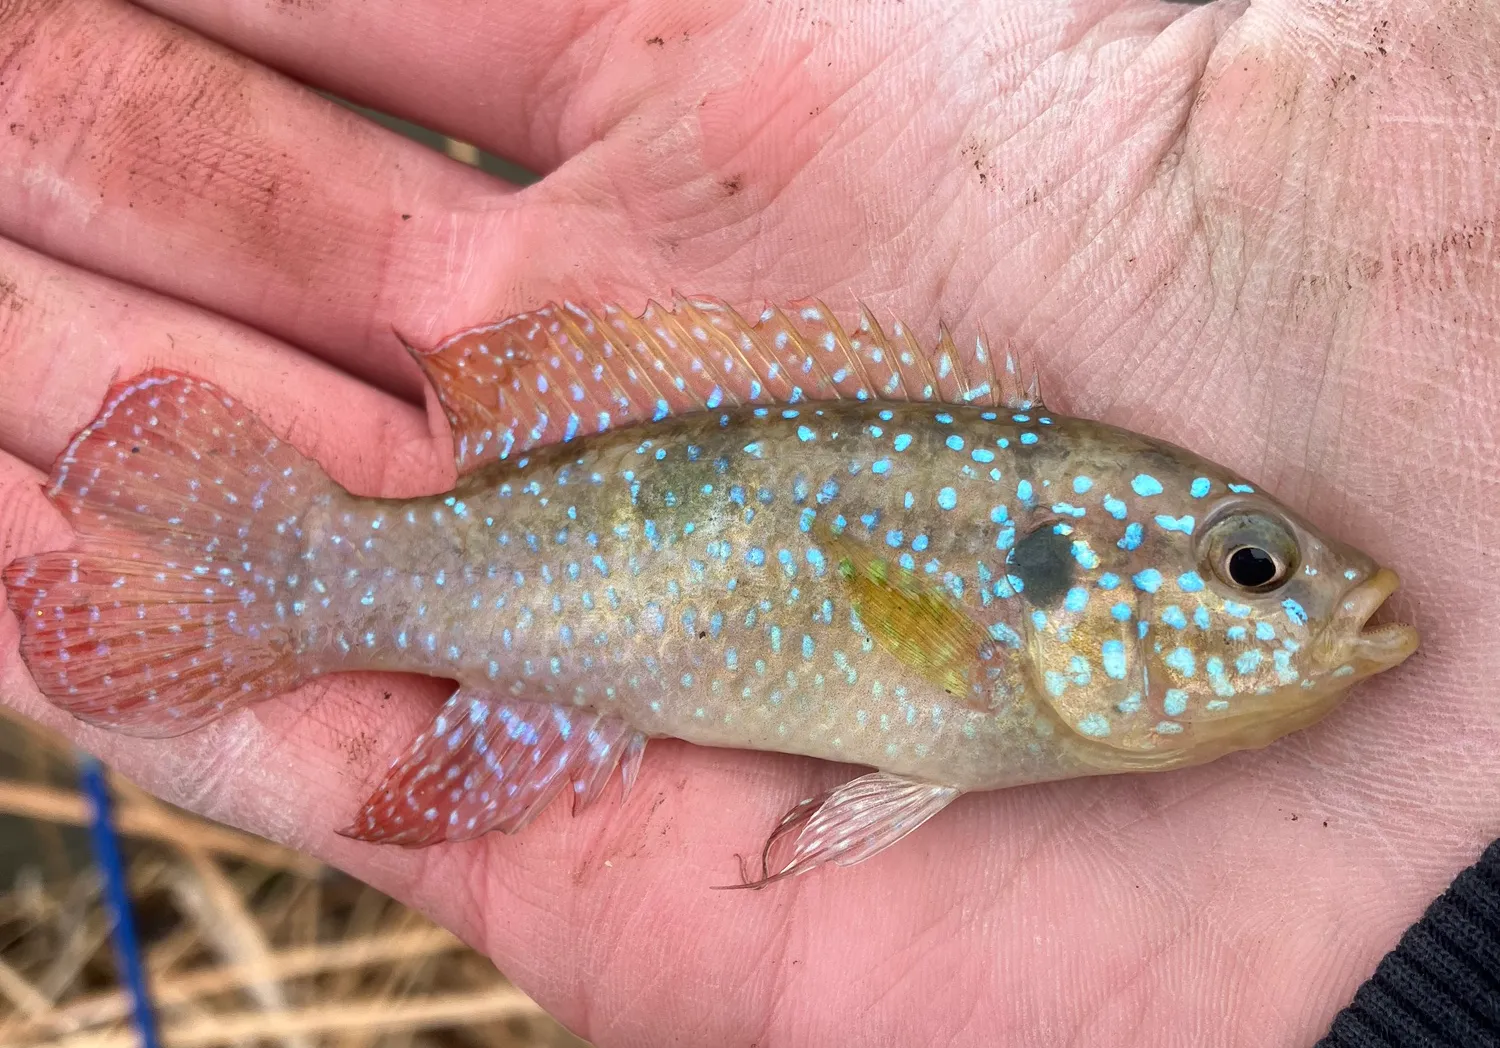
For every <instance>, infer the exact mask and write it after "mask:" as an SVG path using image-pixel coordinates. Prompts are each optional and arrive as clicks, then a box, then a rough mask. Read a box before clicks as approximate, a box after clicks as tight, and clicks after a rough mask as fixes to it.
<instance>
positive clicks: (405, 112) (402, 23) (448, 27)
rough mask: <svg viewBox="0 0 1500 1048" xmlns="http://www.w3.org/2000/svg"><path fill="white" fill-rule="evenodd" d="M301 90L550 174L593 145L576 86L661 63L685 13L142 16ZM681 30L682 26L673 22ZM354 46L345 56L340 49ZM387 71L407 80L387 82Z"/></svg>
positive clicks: (258, 10) (194, 12)
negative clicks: (647, 21)
mask: <svg viewBox="0 0 1500 1048" xmlns="http://www.w3.org/2000/svg"><path fill="white" fill-rule="evenodd" d="M145 6H146V7H149V8H151V9H152V10H154V11H157V12H158V13H160V14H162V15H164V16H166V17H168V18H171V19H173V20H175V21H178V22H180V23H181V24H183V25H187V26H192V27H193V28H194V29H196V30H198V31H199V32H202V33H204V34H206V35H207V36H209V37H212V38H213V39H215V40H219V41H222V42H223V43H225V44H227V45H228V46H230V47H233V48H235V49H236V50H239V51H241V52H243V53H245V54H247V55H251V56H253V57H255V58H257V59H259V60H261V61H263V62H265V63H266V64H267V65H270V66H272V67H274V68H277V69H281V70H284V71H285V72H287V73H289V74H291V75H292V76H295V77H296V78H297V79H299V80H302V81H303V82H305V83H309V84H312V85H314V86H316V87H319V88H322V89H324V90H327V91H331V92H333V93H334V94H337V95H339V96H341V97H344V98H348V99H350V100H352V101H357V102H360V103H362V104H364V105H368V106H371V107H373V108H375V109H378V110H380V111H382V112H385V113H390V114H392V115H394V116H399V117H403V118H405V119H407V120H411V121H414V122H415V123H418V124H420V125H422V126H423V127H428V128H431V129H433V130H435V131H440V132H443V133H445V134H449V135H452V136H453V137H455V138H459V139H461V140H463V141H466V142H472V143H474V144H476V145H479V146H482V147H484V148H487V149H490V150H492V151H494V152H497V153H499V154H500V155H503V156H505V157H507V158H509V159H512V160H515V161H516V162H518V163H520V164H523V165H525V166H527V167H529V168H530V169H532V170H534V171H547V170H550V169H551V168H552V167H554V166H556V164H558V163H559V162H560V161H561V160H562V158H563V157H564V156H565V155H567V153H569V152H571V151H575V150H577V149H578V148H581V146H582V145H583V144H584V143H585V141H586V139H587V138H589V137H591V135H590V132H592V131H593V130H594V128H593V127H591V126H589V123H588V121H586V120H580V119H578V118H579V117H580V116H581V115H582V114H580V113H579V112H578V111H577V108H576V99H577V92H578V88H579V84H580V82H581V81H584V80H587V79H589V78H591V77H592V76H594V75H597V73H598V71H599V68H600V64H601V61H602V60H603V55H604V54H605V53H606V52H610V53H613V54H619V53H620V52H621V51H625V50H634V51H635V52H637V55H636V62H637V63H650V62H652V60H653V57H655V61H656V63H657V64H665V63H664V55H663V54H662V49H660V48H656V47H653V46H652V45H649V44H647V43H646V39H647V38H648V37H653V36H656V35H660V34H665V36H669V37H672V38H673V39H674V42H676V41H677V39H678V38H680V37H681V35H682V33H683V32H684V31H685V30H687V28H688V27H689V25H690V24H693V23H698V22H701V21H702V18H701V16H699V17H694V16H693V15H692V13H690V12H687V11H683V12H680V13H679V12H673V11H672V10H670V7H669V5H657V9H656V10H655V11H653V12H651V14H652V15H653V16H654V21H652V22H651V24H652V25H655V26H656V27H657V28H656V29H655V30H653V31H646V30H641V31H637V32H632V30H631V29H630V28H629V27H630V26H632V25H634V24H636V23H639V22H641V21H642V16H640V15H637V14H633V13H632V12H631V11H630V10H629V8H630V6H631V5H628V4H625V3H621V2H618V0H603V2H600V0H566V2H559V3H549V4H527V3H518V2H516V0H484V2H482V3H473V4H469V3H438V4H421V5H417V6H412V5H407V4H400V3H392V2H389V0H381V2H376V3H371V4H358V3H344V2H339V0H335V2H332V3H329V2H315V3H305V4H302V3H299V4H254V3H239V2H234V0H230V2H218V3H210V4H198V3H187V2H180V0H153V2H151V3H148V4H146V5H145ZM679 22H680V23H682V25H681V26H680V27H678V26H677V25H676V23H679ZM353 40H357V41H359V44H358V46H355V47H350V46H345V45H344V44H343V41H353ZM393 70H402V71H404V73H405V75H400V76H393V75H391V74H392V71H393Z"/></svg>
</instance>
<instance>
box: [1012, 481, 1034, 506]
mask: <svg viewBox="0 0 1500 1048" xmlns="http://www.w3.org/2000/svg"><path fill="white" fill-rule="evenodd" d="M1016 498H1018V499H1020V500H1021V501H1022V502H1024V503H1026V505H1028V506H1029V505H1031V500H1032V499H1033V498H1035V495H1034V494H1033V493H1032V490H1031V481H1029V480H1023V481H1021V482H1020V483H1019V484H1017V485H1016Z"/></svg>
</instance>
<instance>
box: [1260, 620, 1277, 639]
mask: <svg viewBox="0 0 1500 1048" xmlns="http://www.w3.org/2000/svg"><path fill="white" fill-rule="evenodd" d="M1255 639H1256V640H1275V639H1276V628H1275V627H1274V626H1272V625H1271V624H1270V623H1269V622H1257V623H1256V624H1255Z"/></svg>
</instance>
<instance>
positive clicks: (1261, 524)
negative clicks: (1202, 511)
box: [1204, 510, 1299, 593]
mask: <svg viewBox="0 0 1500 1048" xmlns="http://www.w3.org/2000/svg"><path fill="white" fill-rule="evenodd" d="M1204 537H1205V540H1206V541H1205V544H1204V560H1205V561H1206V562H1207V563H1206V564H1205V565H1204V566H1205V567H1207V568H1208V569H1209V570H1210V571H1212V572H1213V573H1214V575H1215V576H1216V577H1217V578H1218V579H1219V580H1220V581H1221V582H1223V583H1224V584H1225V585H1227V586H1231V587H1233V588H1234V589H1237V590H1242V591H1244V592H1246V593H1269V592H1270V591H1272V590H1274V589H1276V588H1277V587H1279V586H1281V585H1282V584H1283V583H1284V582H1286V580H1287V579H1289V578H1291V576H1292V573H1293V572H1294V571H1296V570H1297V564H1298V560H1299V555H1298V550H1297V540H1296V537H1295V536H1294V535H1293V534H1292V530H1291V528H1289V527H1288V526H1287V525H1286V524H1285V523H1284V522H1282V521H1281V520H1278V519H1277V518H1276V517H1273V516H1270V515H1269V514H1265V513H1259V512H1252V511H1244V510H1241V511H1237V512H1233V513H1230V514H1228V515H1226V516H1224V517H1221V518H1220V519H1219V520H1217V521H1215V522H1214V523H1213V524H1211V525H1210V526H1209V528H1208V530H1207V531H1206V532H1205V536H1204Z"/></svg>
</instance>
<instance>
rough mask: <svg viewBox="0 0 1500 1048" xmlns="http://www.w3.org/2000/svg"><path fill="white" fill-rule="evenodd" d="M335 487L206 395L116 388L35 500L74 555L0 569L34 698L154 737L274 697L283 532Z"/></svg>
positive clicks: (204, 390)
mask: <svg viewBox="0 0 1500 1048" xmlns="http://www.w3.org/2000/svg"><path fill="white" fill-rule="evenodd" d="M333 490H334V487H333V483H332V481H330V480H329V479H328V477H327V475H326V474H324V473H323V471H322V470H321V469H320V468H318V466H317V465H316V464H315V463H313V462H311V461H309V460H308V459H306V458H304V457H303V456H302V455H301V454H300V453H298V452H297V451H296V450H295V449H294V448H292V447H290V446H288V445H286V444H283V443H281V442H280V441H279V440H278V439H277V438H276V437H275V436H274V435H273V434H272V433H271V432H270V430H268V429H267V428H266V427H265V426H264V425H262V424H261V423H260V422H259V421H258V420H257V419H256V418H255V417H254V416H252V415H251V414H250V413H249V412H247V411H246V410H244V409H243V408H241V407H240V406H239V405H238V404H236V403H235V401H233V400H232V399H230V398H229V397H228V396H226V395H224V393H223V392H221V391H220V390H218V389H216V388H215V387H214V386H212V385H210V384H208V383H207V382H203V381H200V380H197V379H193V378H190V377H188V376H186V375H180V374H175V373H171V372H165V371H152V372H149V373H147V374H145V375H142V376H139V377H137V378H135V379H133V380H131V381H130V382H128V383H124V384H121V385H118V386H116V387H114V388H113V389H112V390H111V391H110V394H109V397H108V399H107V401H106V403H105V406H104V410H103V412H102V413H101V414H100V415H99V417H98V418H97V419H96V420H95V421H94V422H93V423H91V424H90V425H89V426H88V427H87V428H86V429H85V430H84V431H83V432H82V433H80V434H79V435H78V436H77V437H76V438H75V439H74V441H73V443H72V444H71V445H70V446H69V447H68V449H67V451H66V452H64V454H63V456H62V457H61V458H60V459H59V460H58V463H57V465H56V467H55V468H54V470H53V474H52V480H51V482H50V484H49V485H48V487H47V489H46V491H47V496H48V498H49V499H51V500H52V502H53V504H54V505H56V506H57V508H58V509H59V510H61V511H62V512H63V514H64V515H65V516H66V517H67V519H68V522H69V523H70V524H71V525H72V527H73V530H74V532H75V534H76V540H75V542H74V544H73V548H72V549H70V550H66V551H61V552H53V553H41V554H37V555H35V556H29V557H22V558H20V559H18V560H16V561H14V562H13V563H11V564H10V565H8V566H7V567H6V568H5V569H4V571H3V572H0V582H3V583H4V586H5V593H6V601H7V603H8V604H9V605H10V608H11V610H12V611H13V612H14V613H15V615H16V617H17V619H18V620H19V621H20V624H21V655H22V657H23V658H24V659H25V661H26V665H27V666H28V668H29V669H30V671H31V675H32V678H33V679H34V680H35V681H36V684H37V687H38V688H40V689H41V690H42V693H43V694H44V695H46V696H47V697H48V698H49V699H50V700H51V701H52V702H53V703H54V704H55V705H57V706H59V707H61V708H62V709H65V710H67V711H68V712H69V713H72V714H73V715H74V716H76V717H78V718H80V719H82V720H84V721H88V722H90V723H93V724H98V725H101V726H105V727H108V728H112V729H115V730H117V731H121V732H124V733H126V734H130V735H139V736H152V737H164V736H170V735H179V734H181V733H183V732H185V731H189V730H191V729H193V728H195V727H199V726H201V725H203V724H205V723H207V722H209V721H211V720H213V719H215V718H217V717H219V716H220V715H222V714H224V713H227V712H229V711H230V710H231V709H234V708H236V707H239V706H241V705H244V704H245V703H246V702H250V701H253V700H255V699H258V698H264V697H267V696H270V695H274V694H276V693H278V692H282V691H286V690H288V689H290V688H291V687H292V686H294V685H295V684H297V683H298V681H299V680H300V679H301V676H302V674H301V672H300V671H299V667H298V660H297V648H298V645H297V639H296V632H297V631H296V625H295V624H296V622H297V618H296V616H295V614H293V613H292V608H291V604H292V602H293V601H295V600H296V594H295V593H294V592H292V591H294V590H295V589H296V584H297V570H298V564H299V562H300V559H301V549H302V543H301V526H300V523H299V520H300V517H301V516H302V514H303V513H304V511H305V510H306V508H307V507H309V506H310V505H312V504H313V502H314V500H316V499H317V498H318V497H319V496H320V495H326V494H328V493H330V492H332V491H333Z"/></svg>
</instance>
